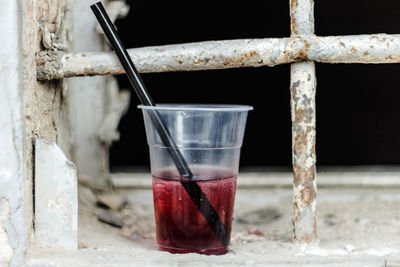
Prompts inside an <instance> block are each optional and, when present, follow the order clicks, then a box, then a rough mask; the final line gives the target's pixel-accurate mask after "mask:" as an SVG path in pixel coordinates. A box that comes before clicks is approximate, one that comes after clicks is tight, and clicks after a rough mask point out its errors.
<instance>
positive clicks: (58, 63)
mask: <svg viewBox="0 0 400 267" xmlns="http://www.w3.org/2000/svg"><path fill="white" fill-rule="evenodd" d="M295 2H296V3H297V2H300V1H294V0H293V1H292V3H293V7H295V6H296V5H295ZM295 14H296V13H295V12H294V11H292V22H294V21H293V18H294V15H295ZM295 21H296V20H295ZM302 23H303V22H301V23H300V24H299V23H297V24H296V25H295V27H294V26H293V24H292V27H294V28H293V30H294V31H296V32H297V31H299V30H300V26H298V25H303V24H302ZM298 28H299V29H298ZM129 54H130V55H131V57H132V60H133V61H134V63H135V65H136V66H137V68H138V70H139V71H140V72H166V71H191V70H207V69H227V68H238V67H259V66H275V65H279V64H285V63H292V62H299V61H305V60H312V61H317V62H324V63H400V35H387V34H375V35H354V36H332V37H318V36H314V35H307V34H301V35H299V36H297V35H296V34H294V35H292V37H291V38H266V39H242V40H228V41H208V42H198V43H187V44H177V45H165V46H155V47H143V48H134V49H129ZM121 73H123V69H122V67H121V66H120V64H119V62H118V60H117V58H116V57H115V56H114V53H113V52H88V53H64V52H54V51H42V52H40V53H39V54H38V56H37V78H38V79H39V80H52V79H61V78H67V77H76V76H93V75H105V74H121Z"/></svg>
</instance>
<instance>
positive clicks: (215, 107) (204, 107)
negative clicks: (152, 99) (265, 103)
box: [137, 104, 253, 112]
mask: <svg viewBox="0 0 400 267" xmlns="http://www.w3.org/2000/svg"><path fill="white" fill-rule="evenodd" d="M137 108H140V109H143V110H167V111H168V110H170V111H219V112H240V111H250V110H253V107H252V106H248V105H229V104H157V105H156V106H145V105H138V106H137Z"/></svg>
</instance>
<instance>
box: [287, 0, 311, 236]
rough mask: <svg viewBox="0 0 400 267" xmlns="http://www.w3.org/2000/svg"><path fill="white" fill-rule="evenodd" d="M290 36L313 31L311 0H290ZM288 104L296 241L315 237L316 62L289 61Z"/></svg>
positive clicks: (309, 33) (307, 33) (308, 33)
mask: <svg viewBox="0 0 400 267" xmlns="http://www.w3.org/2000/svg"><path fill="white" fill-rule="evenodd" d="M290 16H291V31H292V36H297V35H299V34H303V35H313V34H314V2H313V0H290ZM290 78H291V80H290V93H291V99H290V106H291V115H292V161H293V202H294V216H293V234H294V239H295V240H296V241H301V242H310V241H313V240H315V239H316V237H317V219H316V213H315V208H316V194H317V184H316V177H315V176H316V166H315V163H316V155H315V136H316V132H315V113H316V112H315V90H316V85H317V80H316V77H315V63H314V62H313V61H307V62H298V63H293V64H292V65H291V75H290Z"/></svg>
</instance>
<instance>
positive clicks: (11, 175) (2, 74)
mask: <svg viewBox="0 0 400 267" xmlns="http://www.w3.org/2000/svg"><path fill="white" fill-rule="evenodd" d="M20 8H21V7H20V5H19V1H15V0H3V1H2V2H1V8H0V32H1V34H2V36H3V38H2V41H1V50H0V148H1V149H0V266H6V265H7V264H8V265H10V266H21V265H22V263H23V260H24V254H25V251H26V228H25V226H26V224H25V222H26V217H25V215H26V214H25V212H26V211H25V209H24V206H25V203H26V201H27V200H26V198H25V191H24V175H23V166H24V164H23V138H24V136H23V133H24V131H23V116H22V83H21V68H20V66H21V62H22V55H21V54H20V49H21V34H20V29H21V13H20V11H21V9H20Z"/></svg>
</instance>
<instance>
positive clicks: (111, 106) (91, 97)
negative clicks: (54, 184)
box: [67, 0, 130, 189]
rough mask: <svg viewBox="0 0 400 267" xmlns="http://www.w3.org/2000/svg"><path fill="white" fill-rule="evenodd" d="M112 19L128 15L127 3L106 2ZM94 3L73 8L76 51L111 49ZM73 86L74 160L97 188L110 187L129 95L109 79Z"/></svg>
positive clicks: (83, 80) (75, 80)
mask: <svg viewBox="0 0 400 267" xmlns="http://www.w3.org/2000/svg"><path fill="white" fill-rule="evenodd" d="M103 2H105V8H106V9H107V12H108V13H109V15H110V17H111V19H115V18H116V17H118V16H121V15H125V14H126V13H127V11H128V8H127V6H126V5H125V1H121V0H117V1H103ZM92 3H94V1H93V0H79V1H76V2H75V4H74V8H73V24H74V30H73V42H72V43H73V51H75V52H88V51H104V50H108V47H107V46H106V43H105V40H104V37H103V35H102V34H101V33H102V31H101V30H97V31H96V26H97V25H98V23H97V20H96V18H95V17H94V15H93V13H92V11H91V10H90V8H89V6H90V5H91V4H92ZM67 82H68V84H69V85H70V87H71V118H72V121H73V124H72V126H73V129H74V130H73V132H74V142H73V143H74V145H73V158H74V161H75V163H76V164H77V167H78V172H79V174H80V175H84V176H86V178H87V179H86V180H87V181H89V182H90V184H91V186H92V187H93V188H96V189H105V188H107V184H108V183H107V180H108V175H109V167H108V148H109V146H110V144H111V143H112V142H113V141H115V140H117V139H118V138H119V133H118V131H117V127H118V123H119V119H120V117H121V115H122V114H123V113H124V111H125V109H126V108H127V107H128V105H129V97H130V96H129V93H127V92H122V93H120V92H119V89H118V85H117V82H116V81H115V79H114V78H113V77H111V76H108V77H100V76H97V77H81V78H73V79H67Z"/></svg>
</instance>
